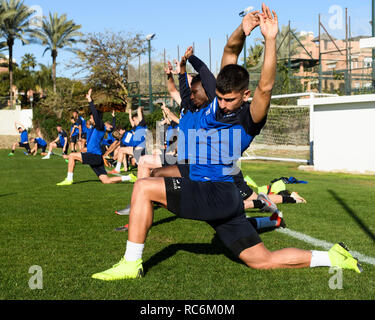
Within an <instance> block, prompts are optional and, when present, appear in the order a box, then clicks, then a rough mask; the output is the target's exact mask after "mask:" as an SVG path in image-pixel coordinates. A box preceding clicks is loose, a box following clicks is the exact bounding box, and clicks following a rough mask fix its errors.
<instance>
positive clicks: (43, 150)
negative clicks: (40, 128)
mask: <svg viewBox="0 0 375 320" xmlns="http://www.w3.org/2000/svg"><path fill="white" fill-rule="evenodd" d="M37 145H38V149H42V152H43V153H44V152H46V149H47V146H41V145H40V144H39V143H37Z"/></svg>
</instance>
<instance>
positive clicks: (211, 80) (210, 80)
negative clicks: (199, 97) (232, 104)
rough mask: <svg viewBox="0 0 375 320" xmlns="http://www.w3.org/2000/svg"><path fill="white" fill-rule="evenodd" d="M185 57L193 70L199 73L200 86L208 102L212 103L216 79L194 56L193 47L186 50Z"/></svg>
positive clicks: (214, 95)
mask: <svg viewBox="0 0 375 320" xmlns="http://www.w3.org/2000/svg"><path fill="white" fill-rule="evenodd" d="M185 57H186V58H187V60H188V61H189V62H190V64H191V65H192V66H193V68H194V70H195V71H196V72H198V73H199V75H200V77H201V81H202V86H203V88H204V91H205V92H206V94H207V97H208V100H209V101H213V100H214V99H215V97H216V78H215V76H214V75H213V73H212V72H211V71H210V69H208V67H207V65H206V64H205V63H204V62H203V61H202V60H200V59H199V58H197V57H196V56H195V55H194V50H193V47H189V48H188V49H187V50H186V53H185Z"/></svg>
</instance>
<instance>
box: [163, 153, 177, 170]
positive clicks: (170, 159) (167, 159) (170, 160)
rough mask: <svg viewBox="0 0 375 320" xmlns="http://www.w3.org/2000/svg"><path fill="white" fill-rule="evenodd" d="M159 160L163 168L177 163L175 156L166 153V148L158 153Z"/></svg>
mask: <svg viewBox="0 0 375 320" xmlns="http://www.w3.org/2000/svg"><path fill="white" fill-rule="evenodd" d="M160 161H161V164H162V167H163V168H164V167H168V166H174V165H176V164H177V156H175V155H173V154H171V153H167V152H166V150H162V153H161V154H160Z"/></svg>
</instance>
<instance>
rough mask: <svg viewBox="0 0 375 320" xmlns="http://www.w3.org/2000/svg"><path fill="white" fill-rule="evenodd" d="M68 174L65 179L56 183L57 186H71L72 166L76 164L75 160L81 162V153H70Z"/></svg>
mask: <svg viewBox="0 0 375 320" xmlns="http://www.w3.org/2000/svg"><path fill="white" fill-rule="evenodd" d="M68 160H69V162H68V175H67V177H66V179H65V180H64V181H62V182H60V183H58V184H57V186H71V185H72V184H73V183H74V182H73V173H74V168H75V165H76V161H80V162H82V154H81V153H71V154H70V155H69V158H68Z"/></svg>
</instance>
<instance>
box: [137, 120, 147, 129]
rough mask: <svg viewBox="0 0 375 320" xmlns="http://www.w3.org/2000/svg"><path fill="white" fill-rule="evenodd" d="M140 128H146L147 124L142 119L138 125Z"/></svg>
mask: <svg viewBox="0 0 375 320" xmlns="http://www.w3.org/2000/svg"><path fill="white" fill-rule="evenodd" d="M138 126H140V127H147V123H146V120H145V119H142V120H141V122H140V123H139V124H138Z"/></svg>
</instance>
